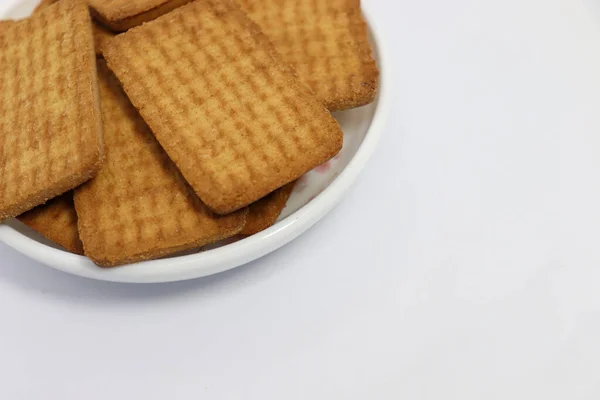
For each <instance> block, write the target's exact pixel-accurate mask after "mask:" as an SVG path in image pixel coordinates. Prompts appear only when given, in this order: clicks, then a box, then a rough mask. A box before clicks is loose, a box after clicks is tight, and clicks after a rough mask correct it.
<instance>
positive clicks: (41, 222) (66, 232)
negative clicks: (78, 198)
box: [17, 191, 83, 254]
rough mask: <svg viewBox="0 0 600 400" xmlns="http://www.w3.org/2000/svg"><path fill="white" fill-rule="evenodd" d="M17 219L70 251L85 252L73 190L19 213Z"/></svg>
mask: <svg viewBox="0 0 600 400" xmlns="http://www.w3.org/2000/svg"><path fill="white" fill-rule="evenodd" d="M17 219H18V220H19V221H21V222H22V223H24V224H25V225H27V226H29V227H30V228H32V229H33V230H35V231H37V232H39V233H40V234H41V235H42V236H44V237H45V238H47V239H49V240H51V241H53V242H54V243H57V244H59V245H60V246H62V247H64V248H65V249H67V250H69V251H70V252H72V253H75V254H83V244H82V243H81V240H79V232H78V230H77V214H76V213H75V206H74V205H73V192H72V191H69V192H67V193H65V194H63V195H61V196H58V197H55V198H54V199H52V200H50V201H49V202H47V203H46V204H44V205H42V206H38V207H36V208H34V209H33V210H31V211H28V212H26V213H25V214H21V215H19V216H18V217H17Z"/></svg>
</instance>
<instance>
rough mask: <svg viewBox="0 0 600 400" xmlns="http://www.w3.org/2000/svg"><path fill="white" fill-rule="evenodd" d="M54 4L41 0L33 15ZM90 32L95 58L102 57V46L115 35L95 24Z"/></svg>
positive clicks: (49, 0)
mask: <svg viewBox="0 0 600 400" xmlns="http://www.w3.org/2000/svg"><path fill="white" fill-rule="evenodd" d="M81 1H84V0H81ZM56 2H58V0H42V1H41V2H40V4H38V5H37V7H36V8H35V9H34V10H33V13H34V14H35V13H37V12H39V11H41V10H43V9H44V8H46V7H48V6H51V5H52V4H54V3H56ZM0 29H1V28H0ZM92 31H93V33H94V50H95V51H96V55H97V56H99V55H102V47H103V46H104V44H105V43H106V41H107V40H108V39H110V38H112V37H113V36H115V33H113V32H112V31H110V30H108V29H107V28H105V27H104V26H102V25H99V24H98V23H96V22H93V23H92Z"/></svg>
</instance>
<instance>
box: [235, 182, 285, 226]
mask: <svg viewBox="0 0 600 400" xmlns="http://www.w3.org/2000/svg"><path fill="white" fill-rule="evenodd" d="M295 183H296V182H295V181H294V182H292V183H288V184H287V185H285V186H284V187H282V188H279V189H277V190H276V191H274V192H273V193H270V194H268V195H267V196H265V197H263V198H262V199H260V200H258V201H256V202H254V203H252V204H251V205H250V207H248V218H247V220H246V226H244V229H243V230H242V231H241V232H240V234H241V235H254V234H255V233H258V232H260V231H264V230H265V229H267V228H269V227H270V226H272V225H273V224H275V222H276V221H277V218H279V215H280V214H281V212H282V211H283V209H284V208H285V206H286V204H287V201H288V199H289V198H290V196H291V195H292V192H293V191H294V185H295Z"/></svg>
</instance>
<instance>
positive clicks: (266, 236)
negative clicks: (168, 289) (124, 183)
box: [0, 0, 391, 283]
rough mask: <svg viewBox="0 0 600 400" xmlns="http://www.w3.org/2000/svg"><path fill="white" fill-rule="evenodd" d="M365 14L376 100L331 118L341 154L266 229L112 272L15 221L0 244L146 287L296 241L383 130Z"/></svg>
mask: <svg viewBox="0 0 600 400" xmlns="http://www.w3.org/2000/svg"><path fill="white" fill-rule="evenodd" d="M37 3H38V0H24V1H22V2H21V3H18V5H17V6H16V7H14V8H13V9H11V10H10V11H9V12H8V13H6V15H4V16H3V19H7V18H22V17H25V16H27V15H29V14H30V13H31V11H32V10H33V8H34V7H35V5H36V4H37ZM366 6H367V5H363V8H365V7H366ZM366 8H367V9H365V10H364V11H365V16H366V18H367V21H368V22H369V25H370V27H371V41H372V43H373V48H374V51H375V56H376V59H377V61H378V64H379V68H380V69H381V81H380V91H379V95H378V98H377V100H376V101H375V102H374V103H373V104H371V105H369V106H366V107H361V108H358V109H354V110H349V111H344V112H340V113H336V114H334V116H335V118H336V119H337V120H338V121H339V123H340V125H341V126H342V129H343V131H344V148H343V149H342V151H341V153H340V154H339V155H338V156H337V157H336V158H335V159H334V160H331V161H330V162H328V163H326V164H324V165H322V166H321V167H318V168H316V169H315V170H313V171H311V172H309V173H308V174H306V175H305V176H304V177H302V178H301V179H300V182H299V183H298V184H297V185H296V188H295V190H294V193H293V194H292V196H291V198H290V200H289V201H288V204H287V207H286V208H285V210H284V211H283V213H282V214H281V217H280V218H279V221H278V222H277V223H276V224H275V225H274V226H272V227H271V228H269V229H267V230H265V231H263V232H261V233H259V234H256V235H254V236H251V237H248V238H245V239H242V240H239V241H237V242H232V241H231V240H230V241H228V242H222V243H218V244H216V245H212V246H210V247H205V248H203V249H201V250H197V251H195V252H188V253H186V254H185V255H181V254H180V255H177V256H171V257H168V258H164V259H160V260H153V261H145V262H141V263H138V264H132V265H127V266H123V267H117V268H112V269H101V268H98V267H97V266H96V265H94V263H92V262H91V261H90V260H89V259H88V258H86V257H82V256H78V255H75V254H71V253H68V252H66V251H64V250H61V249H60V248H58V247H57V246H56V245H54V244H53V243H51V242H49V241H47V240H46V239H44V238H43V237H42V236H40V235H39V234H37V233H36V232H34V231H33V230H31V229H29V228H28V227H26V226H25V225H23V224H21V223H20V222H18V221H16V220H11V221H8V222H7V223H5V224H0V241H2V242H4V243H6V244H7V245H8V246H10V247H12V248H13V249H15V250H17V251H19V252H21V253H23V254H25V255H27V256H29V257H31V258H33V259H35V260H37V261H39V262H41V263H43V264H45V265H48V266H50V267H53V268H56V269H58V270H61V271H64V272H68V273H70V274H75V275H79V276H83V277H87V278H93V279H99V280H105V281H114V282H136V283H151V282H172V281H181V280H186V279H194V278H199V277H202V276H207V275H211V274H215V273H218V272H222V271H226V270H228V269H231V268H235V267H238V266H240V265H243V264H245V263H248V262H250V261H252V260H255V259H257V258H259V257H262V256H264V255H266V254H268V253H270V252H272V251H274V250H276V249H278V248H279V247H281V246H283V245H284V244H286V243H288V242H290V241H291V240H293V239H294V238H296V237H298V236H299V235H300V234H302V233H303V232H305V231H306V230H307V229H308V228H310V227H311V226H312V225H314V224H315V223H316V222H317V221H318V220H320V219H321V218H322V217H323V216H324V215H325V214H326V213H327V212H329V211H330V210H331V209H332V208H333V206H334V205H335V204H337V202H338V201H340V199H341V198H342V196H343V195H344V193H345V192H346V190H347V189H348V188H349V187H350V185H351V184H352V182H354V180H355V179H356V177H357V175H358V173H359V171H360V170H361V169H362V168H363V167H364V165H365V164H366V162H367V160H368V159H369V157H370V156H371V154H372V153H373V150H374V149H375V146H376V145H377V142H378V140H379V136H380V135H381V132H382V129H383V124H384V120H385V117H386V114H387V111H388V106H389V93H388V91H387V88H389V87H390V82H389V79H390V72H391V67H390V65H389V64H388V60H387V57H386V52H385V48H384V46H383V42H382V40H383V39H382V37H381V35H380V33H379V32H377V24H376V23H375V21H373V20H371V19H370V18H369V14H368V7H366Z"/></svg>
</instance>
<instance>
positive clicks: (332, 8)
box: [238, 0, 379, 111]
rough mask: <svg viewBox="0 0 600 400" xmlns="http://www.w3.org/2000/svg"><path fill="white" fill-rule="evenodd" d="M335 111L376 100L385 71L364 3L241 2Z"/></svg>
mask: <svg viewBox="0 0 600 400" xmlns="http://www.w3.org/2000/svg"><path fill="white" fill-rule="evenodd" d="M238 3H239V4H240V5H241V7H242V9H243V10H244V11H246V13H247V14H248V16H250V18H251V19H253V20H254V21H255V22H256V23H257V24H258V25H260V27H261V28H262V30H263V32H264V33H265V34H266V35H267V36H268V37H269V38H270V39H271V41H272V42H273V44H274V45H275V47H276V48H277V50H278V51H279V52H280V53H281V55H282V57H283V59H284V60H285V61H286V62H288V63H290V64H292V65H293V66H294V68H295V69H296V71H297V73H298V75H299V76H300V78H301V79H302V80H303V82H304V83H305V84H307V85H308V86H309V87H310V88H311V89H312V91H313V92H314V93H315V94H316V95H317V96H318V97H319V98H320V99H321V101H322V102H323V103H324V104H325V106H326V107H327V108H328V109H329V110H331V111H338V110H345V109H348V108H353V107H358V106H362V105H365V104H368V103H370V102H372V101H373V100H374V99H375V95H376V92H377V88H378V85H379V71H378V69H377V65H376V63H375V60H374V59H373V56H372V49H371V45H370V43H369V40H368V35H367V27H366V23H365V20H364V18H363V16H362V13H361V7H360V0H326V1H306V0H238Z"/></svg>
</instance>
